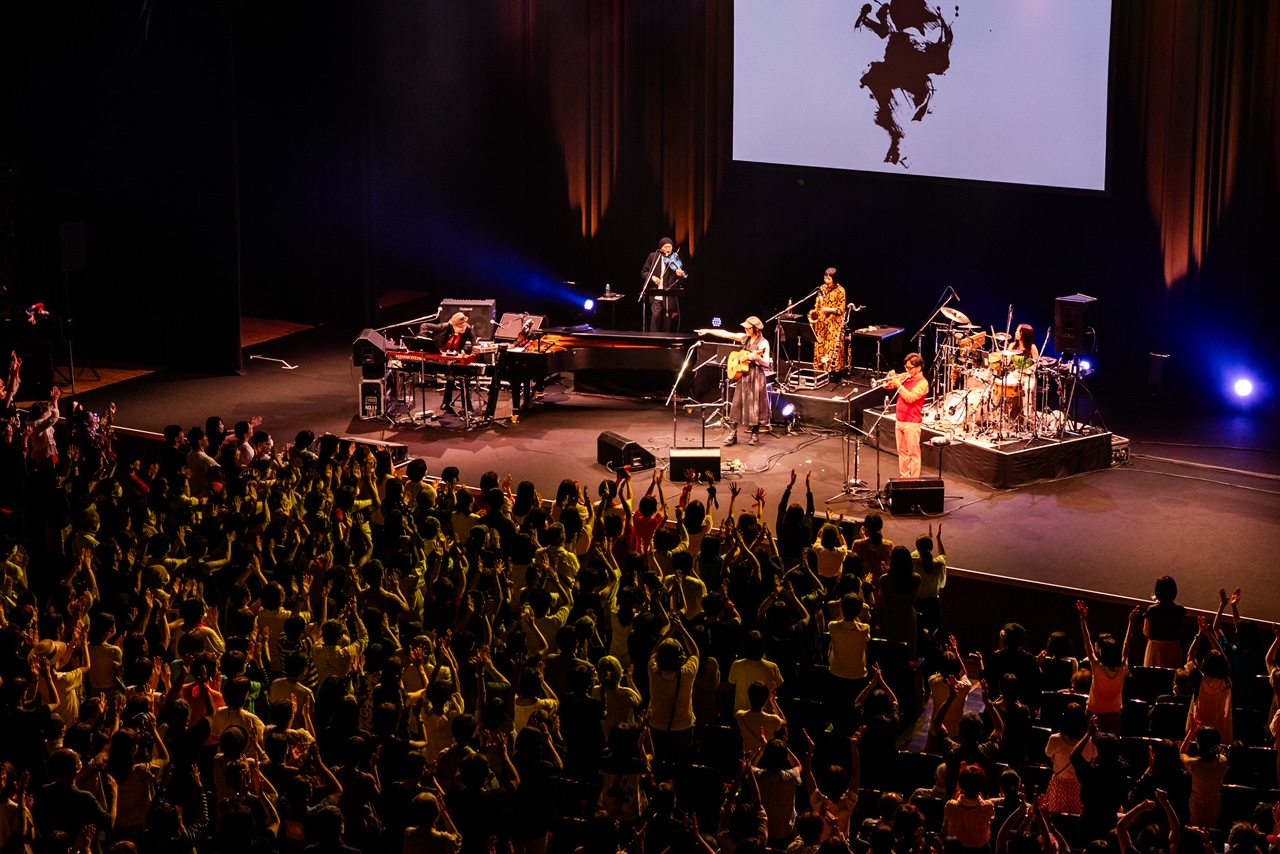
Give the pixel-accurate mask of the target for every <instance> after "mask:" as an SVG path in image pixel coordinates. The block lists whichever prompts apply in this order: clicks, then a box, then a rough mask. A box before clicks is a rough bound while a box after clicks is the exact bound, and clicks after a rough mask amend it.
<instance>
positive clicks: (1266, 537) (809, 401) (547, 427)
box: [75, 327, 1280, 643]
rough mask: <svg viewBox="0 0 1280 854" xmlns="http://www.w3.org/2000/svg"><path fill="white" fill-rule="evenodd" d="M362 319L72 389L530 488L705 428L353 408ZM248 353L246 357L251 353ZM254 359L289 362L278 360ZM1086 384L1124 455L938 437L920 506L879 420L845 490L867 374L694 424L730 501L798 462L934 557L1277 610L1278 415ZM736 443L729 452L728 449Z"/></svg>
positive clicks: (655, 408)
mask: <svg viewBox="0 0 1280 854" xmlns="http://www.w3.org/2000/svg"><path fill="white" fill-rule="evenodd" d="M358 332H359V330H351V329H335V328H331V327H320V328H317V329H313V330H308V331H306V332H302V333H298V334H296V335H291V336H289V337H288V338H284V339H279V340H276V341H272V342H269V343H266V344H263V345H260V346H258V347H254V348H252V349H250V350H248V351H246V361H245V373H244V375H243V376H194V375H191V374H184V373H181V372H177V371H161V372H157V373H154V374H150V375H148V376H145V377H139V378H137V379H134V380H130V381H128V382H123V383H119V384H116V385H113V386H109V387H106V388H101V389H95V390H93V391H91V392H87V393H83V394H80V395H76V396H75V399H76V400H78V401H80V402H81V403H82V404H83V405H85V406H86V407H88V408H89V409H90V410H92V411H102V409H103V408H104V407H105V406H106V405H107V403H108V402H109V401H115V402H116V403H117V404H118V406H119V413H120V414H119V416H118V417H117V419H116V423H117V424H118V425H120V426H122V427H131V428H137V429H140V430H146V431H150V432H153V433H158V432H159V431H161V430H163V429H164V426H165V425H166V424H169V423H180V424H182V425H183V426H186V427H190V426H193V425H196V424H203V423H204V419H205V417H206V416H209V415H212V414H215V413H216V414H219V415H221V416H222V417H223V418H224V419H226V420H235V419H239V418H249V417H251V416H254V415H261V416H263V418H264V419H265V422H264V428H265V429H267V430H269V431H270V432H271V433H272V435H273V436H274V437H275V440H276V444H277V446H282V445H284V444H285V443H287V442H289V441H290V440H292V438H293V436H294V434H295V433H296V432H297V431H298V430H301V429H303V428H307V429H310V430H314V431H316V432H317V433H322V432H326V431H328V432H332V433H334V434H337V435H341V436H353V437H357V438H362V439H374V440H382V441H386V442H393V443H399V444H403V445H405V446H406V448H407V451H408V454H409V455H410V456H412V457H418V458H422V459H425V460H426V461H427V463H428V466H429V469H430V472H431V473H432V474H433V475H436V474H439V473H440V472H441V470H443V469H444V467H445V466H450V465H455V466H458V467H459V469H461V471H462V476H463V478H464V480H466V481H468V482H471V483H474V482H476V481H477V480H478V479H479V477H480V475H481V474H482V473H484V472H485V471H488V470H493V471H497V472H500V473H502V474H504V475H505V474H506V473H508V472H509V473H511V474H512V476H513V478H514V479H515V481H516V482H519V481H520V480H522V479H528V480H530V481H532V482H533V483H534V484H536V485H537V487H538V488H539V489H540V490H541V492H542V494H543V495H544V496H550V495H552V494H554V492H555V488H556V485H557V484H558V483H559V482H560V480H561V479H562V478H566V477H568V478H574V479H577V480H579V481H580V482H582V483H584V484H586V485H587V486H588V488H589V489H590V490H591V491H592V492H593V493H594V491H595V488H596V486H597V485H598V484H599V483H600V481H601V480H603V479H605V478H610V477H612V475H611V474H610V472H609V471H608V470H607V469H606V468H605V467H604V466H602V465H600V464H599V462H598V461H597V445H598V440H599V437H600V434H601V433H605V432H614V433H617V434H619V435H621V436H623V437H624V438H626V439H628V440H631V441H634V442H636V443H637V444H638V445H640V446H642V447H643V448H645V449H646V450H647V451H649V452H650V453H652V454H653V455H654V457H655V458H656V459H657V460H658V464H659V465H660V466H664V467H665V466H666V465H668V464H669V463H670V460H671V457H672V449H673V448H676V449H688V448H697V447H699V446H700V445H702V422H701V419H700V418H699V417H698V415H697V414H696V413H690V412H686V411H685V407H683V406H680V407H676V408H675V411H673V407H670V406H663V403H662V399H660V398H659V399H652V400H644V399H637V398H634V397H627V398H624V397H618V396H605V395H592V394H582V393H581V392H580V391H572V392H571V391H567V390H566V389H565V388H564V387H563V386H561V385H554V384H553V385H550V386H548V388H547V390H546V393H545V394H544V395H543V396H542V397H541V398H539V400H538V402H537V403H536V404H535V405H534V407H533V408H532V409H531V410H530V411H529V412H526V413H524V414H523V415H522V416H521V418H520V421H519V423H510V424H508V425H507V426H506V427H505V428H504V427H503V426H499V425H498V424H496V423H495V424H493V425H491V426H488V427H484V428H479V429H474V430H470V431H468V430H465V429H464V428H463V427H462V426H461V425H460V424H459V422H458V421H457V420H456V419H454V420H444V421H441V422H439V423H438V424H437V425H436V426H435V427H430V428H423V427H418V428H415V427H414V426H412V425H408V426H402V425H397V424H389V423H387V422H386V421H385V420H371V421H364V420H361V419H359V418H358V417H357V403H358V393H359V384H360V381H361V377H360V371H359V369H357V368H353V366H352V364H351V360H352V350H351V342H352V340H353V339H354V338H355V337H356V335H357V334H358ZM249 355H257V356H259V357H260V358H258V359H248V358H247V356H249ZM267 359H281V360H285V361H287V362H288V363H289V364H290V365H295V366H297V367H296V368H295V369H293V370H285V369H283V368H282V367H281V365H280V364H279V362H271V361H266V360H267ZM1099 385H1100V386H1101V387H1100V388H1099V389H1097V390H1096V392H1097V394H1098V396H1099V406H1100V407H1101V408H1102V409H1103V411H1105V413H1106V422H1107V426H1108V427H1109V428H1111V431H1112V433H1119V434H1122V435H1124V436H1128V437H1131V438H1132V456H1131V457H1130V459H1129V460H1128V462H1127V463H1126V464H1124V465H1116V466H1107V465H1102V460H1103V448H1104V447H1106V446H1104V444H1103V443H1104V441H1106V442H1109V441H1110V437H1111V435H1112V433H1103V434H1100V435H1098V436H1091V437H1088V440H1087V441H1084V442H1073V443H1068V444H1070V445H1075V446H1081V445H1082V446H1083V447H1084V448H1086V449H1089V454H1090V456H1089V460H1090V463H1091V464H1092V465H1102V467H1100V468H1097V469H1096V470H1086V471H1085V473H1083V474H1080V475H1076V476H1074V477H1058V478H1057V479H1046V480H1041V481H1039V482H1035V483H1028V482H1027V478H1029V474H1028V471H1027V465H1028V464H1027V463H1025V462H1024V460H1026V459H1037V460H1038V459H1039V458H1040V455H1041V454H1042V453H1043V454H1046V455H1050V454H1053V453H1065V452H1066V451H1065V449H1053V450H1052V451H1048V452H1046V451H1042V449H1040V448H1031V449H1026V450H1027V451H1030V452H1032V453H1033V454H1034V456H1032V455H1031V454H1024V452H1023V451H1018V450H1005V451H1002V452H1000V453H999V454H998V455H996V459H999V460H1002V461H1003V462H1002V465H1004V466H1005V467H1006V470H1005V474H1004V476H1005V477H1006V478H1014V479H1017V480H1019V481H1020V482H1023V483H1026V484H1027V485H1023V486H1017V487H1014V488H1011V489H996V488H993V487H992V486H990V485H989V483H988V482H986V481H984V480H981V479H979V478H978V476H975V475H974V474H972V473H971V472H970V471H969V470H967V469H963V470H962V469H961V467H960V461H959V460H958V459H957V458H958V457H962V456H963V455H964V454H966V453H974V454H977V453H979V452H983V453H988V451H987V449H983V448H979V447H956V446H948V447H947V448H946V449H945V450H944V452H943V458H944V459H943V477H944V479H945V481H946V496H945V502H944V506H943V513H942V515H940V516H937V517H934V518H930V519H926V518H923V517H921V516H918V515H906V516H902V515H892V514H890V513H889V507H888V504H887V502H886V503H885V505H884V507H883V510H882V507H881V505H880V504H879V503H878V502H877V501H876V500H875V499H874V498H873V497H870V496H869V493H870V492H871V491H873V490H874V489H875V488H877V487H880V486H887V483H888V480H889V479H890V478H893V477H895V476H896V474H897V470H898V468H897V465H898V464H897V457H896V455H895V454H894V453H893V444H892V440H891V436H892V427H891V426H885V427H884V430H883V432H882V437H883V438H882V440H881V442H882V450H877V449H876V448H875V447H874V446H866V445H864V446H863V447H862V448H861V449H860V450H861V455H860V456H861V459H860V470H859V471H858V474H857V477H858V478H860V479H861V480H863V481H865V482H866V484H867V487H868V489H867V491H866V492H860V493H859V494H858V495H856V496H851V495H847V494H845V492H844V487H845V486H846V484H847V481H848V480H850V479H852V478H854V476H855V475H854V471H853V466H852V461H850V462H849V467H848V469H846V467H845V465H846V460H845V458H844V454H843V445H844V442H843V441H842V437H843V436H844V435H845V433H844V429H843V428H842V427H841V425H839V424H833V423H832V422H831V421H830V420H829V418H830V413H831V412H834V411H835V410H836V409H841V410H843V409H844V408H846V407H847V405H848V401H844V400H839V399H837V398H845V397H848V396H849V393H850V392H849V389H850V388H857V389H859V393H864V392H865V387H864V383H861V382H854V383H853V384H852V386H849V387H847V388H845V387H836V388H831V387H827V388H823V389H818V390H815V391H803V392H787V393H784V394H783V396H782V399H783V400H784V402H785V401H788V400H790V401H796V400H799V404H798V409H801V411H805V412H807V413H808V414H807V415H804V416H802V417H801V418H800V420H799V422H798V423H793V424H792V428H793V429H792V432H790V433H788V431H787V430H786V429H785V428H780V427H777V426H775V428H774V435H772V436H767V437H764V438H762V440H761V442H760V444H759V445H758V446H756V447H751V446H748V445H746V444H745V442H743V443H740V444H738V445H735V446H733V447H724V446H723V445H721V444H720V440H721V439H722V438H723V436H722V434H721V433H720V431H719V430H717V429H713V428H707V430H706V444H707V446H708V450H711V451H713V452H714V451H718V452H720V456H721V459H722V461H723V462H724V463H725V470H726V474H725V478H726V480H727V481H728V482H737V483H738V484H739V485H740V486H741V487H742V495H741V496H739V500H738V502H737V504H736V506H735V510H734V512H735V514H736V513H739V512H743V511H744V510H747V511H749V510H751V508H752V499H751V498H750V496H751V495H752V494H753V493H754V491H755V490H756V489H757V488H761V489H763V490H764V491H765V493H766V498H765V501H766V507H765V515H766V518H767V519H769V520H770V521H772V518H773V515H774V513H775V512H776V506H777V505H776V502H778V501H779V500H780V499H781V496H782V492H783V489H784V488H785V487H786V485H787V481H788V479H789V476H790V472H791V471H792V469H794V470H795V471H796V472H797V475H798V482H797V484H796V488H795V490H793V492H792V495H791V499H790V500H791V501H803V500H804V481H805V476H806V475H807V474H809V473H812V489H813V494H814V498H815V502H816V505H817V515H818V519H821V518H822V516H823V512H824V510H825V509H827V508H830V510H831V511H832V513H833V514H838V515H844V516H848V517H858V518H860V517H862V516H864V515H865V514H866V513H867V512H869V511H871V510H877V511H882V512H884V513H885V516H886V522H885V534H886V536H888V537H889V538H890V539H892V540H893V541H894V542H897V543H905V544H910V543H911V542H912V541H913V540H914V538H915V537H916V535H918V534H920V533H923V532H925V531H926V530H927V529H928V527H929V525H930V524H933V525H934V528H935V530H936V529H937V525H938V523H939V522H942V523H944V524H945V529H946V534H945V541H946V546H947V558H948V560H949V562H950V563H951V564H952V565H953V566H957V567H963V568H965V569H970V570H980V571H982V572H984V573H989V574H991V575H996V576H1005V577H1008V578H1013V579H1026V580H1029V581H1035V582H1038V583H1042V584H1053V585H1057V586H1060V587H1064V588H1085V589H1092V590H1097V591H1101V592H1104V593H1108V594H1113V595H1121V596H1126V597H1131V598H1134V599H1139V600H1141V599H1145V598H1146V597H1147V596H1148V595H1149V594H1150V592H1151V584H1152V580H1153V579H1154V578H1155V576H1156V575H1159V574H1161V573H1166V572H1167V573H1168V574H1170V575H1173V576H1174V577H1176V578H1177V579H1178V585H1179V588H1180V591H1181V593H1180V597H1179V598H1180V600H1181V601H1182V602H1184V603H1185V604H1186V605H1188V606H1192V607H1210V608H1212V607H1214V606H1215V605H1216V604H1217V591H1218V588H1219V587H1220V586H1222V585H1224V584H1225V585H1227V586H1228V588H1229V589H1230V588H1232V587H1235V586H1240V587H1243V588H1244V592H1245V599H1244V603H1243V605H1242V607H1243V610H1244V613H1245V614H1246V616H1256V617H1262V618H1266V619H1280V599H1277V597H1275V596H1273V595H1270V594H1269V592H1268V591H1269V590H1270V585H1271V583H1272V579H1271V575H1272V574H1273V571H1272V567H1273V566H1274V562H1275V561H1274V554H1273V552H1274V549H1273V547H1272V544H1273V543H1274V542H1276V540H1277V539H1280V487H1278V486H1277V483H1280V454H1276V453H1275V452H1274V451H1273V450H1272V449H1271V448H1270V447H1269V445H1267V444H1266V443H1265V442H1264V437H1267V436H1271V435H1276V429H1277V423H1280V417H1278V416H1277V414H1276V413H1259V414H1257V415H1256V416H1248V417H1246V416H1244V415H1241V414H1239V413H1228V412H1224V411H1214V410H1210V409H1207V408H1203V407H1200V408H1197V407H1194V406H1190V405H1188V404H1187V403H1186V402H1185V401H1182V400H1177V399H1163V400H1162V399H1156V398H1151V397H1148V396H1138V397H1134V396H1133V395H1132V393H1131V392H1130V390H1129V388H1128V387H1127V386H1122V387H1119V388H1121V389H1122V390H1119V391H1117V392H1116V393H1115V394H1112V395H1108V394H1107V389H1106V387H1105V384H1102V383H1099ZM857 397H858V394H857V393H855V394H854V398H855V399H856V398H857ZM438 400H439V398H438V397H433V398H430V400H429V403H430V404H431V405H432V406H435V405H436V404H437V403H438ZM802 407H810V409H807V410H806V409H802ZM870 411H874V409H873V410H869V412H870ZM887 418H888V419H890V420H887V421H886V422H885V424H886V425H892V420H891V418H892V415H890V416H887ZM864 423H865V418H864ZM886 439H888V441H887V442H886V441H885V440H886ZM1264 445H1266V446H1265V447H1264ZM989 453H992V454H993V455H995V452H994V451H990V452H989ZM925 454H926V456H925V460H926V464H925V465H926V468H925V471H924V472H923V473H924V474H926V475H935V474H936V473H937V471H938V466H937V456H936V452H935V451H933V450H932V449H929V448H928V446H926V450H925ZM1049 460H1050V463H1048V464H1046V469H1047V468H1048V467H1049V466H1052V468H1053V473H1054V474H1055V475H1056V474H1057V473H1058V471H1059V470H1058V466H1059V465H1071V466H1080V465H1081V464H1080V463H1078V462H1077V463H1066V464H1062V463H1059V462H1057V461H1056V459H1055V458H1054V457H1053V456H1049ZM734 461H737V462H739V463H740V465H739V466H736V467H735V466H732V465H731V464H732V463H733V462H734ZM679 476H680V475H679V473H677V475H676V477H677V479H679ZM649 477H650V475H649V473H647V472H645V473H641V474H639V475H637V487H638V492H640V493H643V492H644V490H645V489H646V488H647V485H648V484H647V481H648V479H649ZM988 480H990V478H988ZM666 494H667V498H668V500H669V501H673V502H674V500H675V499H676V497H677V496H678V494H679V488H678V487H677V486H674V485H669V486H668V487H667V492H666ZM729 497H730V496H729V488H728V486H727V484H722V485H721V486H720V489H719V501H720V508H719V510H718V511H717V516H716V517H717V519H722V518H723V517H724V514H725V513H726V512H727V510H728V503H729ZM1206 538H1207V539H1206ZM1206 542H1212V543H1214V544H1215V551H1214V555H1215V557H1214V559H1213V562H1212V563H1207V562H1206V561H1207V560H1208V558H1207V557H1206V554H1207V552H1206V551H1205V543H1206ZM1002 616H1003V614H1001V615H999V616H997V619H1000V618H1001V617H1002ZM1011 616H1012V615H1011ZM1049 628H1062V629H1065V630H1070V629H1071V628H1072V627H1071V626H1070V625H1062V626H1059V625H1053V626H1051V627H1049ZM1119 629H1120V630H1121V631H1122V630H1123V626H1119ZM990 642H991V643H994V642H995V638H994V637H992V638H991V639H990Z"/></svg>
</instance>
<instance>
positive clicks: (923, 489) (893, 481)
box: [888, 477, 945, 516]
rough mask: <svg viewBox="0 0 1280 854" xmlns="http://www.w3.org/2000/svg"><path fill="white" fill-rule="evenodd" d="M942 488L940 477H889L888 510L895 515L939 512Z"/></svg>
mask: <svg viewBox="0 0 1280 854" xmlns="http://www.w3.org/2000/svg"><path fill="white" fill-rule="evenodd" d="M944 489H945V487H944V486H943V483H942V478H940V477H892V478H889V486H888V494H889V512H890V513H892V514H893V515H895V516H897V515H900V514H903V513H941V512H942V494H943V491H944Z"/></svg>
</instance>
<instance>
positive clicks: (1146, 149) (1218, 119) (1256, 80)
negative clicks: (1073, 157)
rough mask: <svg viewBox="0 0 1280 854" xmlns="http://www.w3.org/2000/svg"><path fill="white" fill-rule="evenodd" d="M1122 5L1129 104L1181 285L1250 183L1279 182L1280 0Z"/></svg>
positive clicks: (1157, 217) (1168, 265)
mask: <svg viewBox="0 0 1280 854" xmlns="http://www.w3.org/2000/svg"><path fill="white" fill-rule="evenodd" d="M1117 17H1118V21H1117V23H1118V26H1117V29H1116V43H1117V44H1116V48H1117V55H1118V56H1120V57H1122V59H1121V61H1123V62H1126V63H1127V64H1128V67H1127V69H1125V72H1124V78H1125V80H1126V83H1127V86H1128V87H1129V91H1128V92H1127V93H1126V98H1127V99H1128V103H1127V104H1126V107H1127V108H1128V109H1131V110H1132V111H1133V112H1132V113H1131V114H1130V115H1132V116H1134V117H1135V118H1136V120H1137V121H1138V123H1139V128H1138V134H1137V137H1136V143H1137V145H1138V146H1139V147H1140V149H1141V150H1140V151H1139V152H1137V154H1138V160H1139V161H1140V162H1143V163H1145V168H1146V175H1145V178H1146V197H1147V202H1148V205H1149V208H1150V213H1151V216H1152V219H1153V221H1154V222H1155V224H1156V226H1157V229H1158V233H1159V239H1160V251H1161V255H1162V257H1163V261H1164V283H1165V286H1166V288H1170V289H1173V288H1175V287H1176V286H1177V285H1179V284H1180V283H1182V282H1184V281H1186V280H1187V279H1189V278H1190V279H1193V280H1195V279H1197V278H1198V277H1199V274H1200V273H1201V271H1202V269H1203V267H1204V264H1205V261H1206V259H1207V257H1208V256H1209V254H1210V252H1211V250H1212V249H1213V247H1214V244H1215V241H1218V240H1220V239H1221V238H1222V231H1223V229H1224V227H1225V220H1226V218H1227V214H1228V212H1229V210H1230V209H1231V207H1232V205H1234V204H1236V203H1237V202H1239V201H1241V200H1240V199H1239V197H1240V195H1241V194H1242V193H1256V192H1260V193H1261V194H1262V197H1263V198H1267V197H1270V198H1274V196H1275V193H1276V191H1277V188H1278V187H1277V176H1278V175H1280V146H1278V145H1277V142H1278V141H1280V133H1277V131H1278V130H1280V97H1278V94H1280V4H1276V3H1266V2H1263V3H1253V2H1225V3H1224V2H1215V0H1125V2H1122V3H1119V4H1118V5H1117ZM1122 139H1124V140H1125V141H1127V140H1128V139H1129V138H1128V137H1122ZM1250 182H1254V183H1250ZM1258 183H1261V184H1263V185H1265V188H1260V187H1258V186H1257V184H1258ZM1246 206H1247V204H1246Z"/></svg>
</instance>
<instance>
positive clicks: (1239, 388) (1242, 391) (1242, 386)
mask: <svg viewBox="0 0 1280 854" xmlns="http://www.w3.org/2000/svg"><path fill="white" fill-rule="evenodd" d="M1231 388H1232V390H1233V391H1234V392H1235V393H1236V396H1237V397H1248V396H1249V395H1251V394H1253V382H1252V381H1251V380H1249V379H1246V378H1244V377H1241V378H1240V379H1238V380H1236V382H1235V385H1233V386H1232V387H1231Z"/></svg>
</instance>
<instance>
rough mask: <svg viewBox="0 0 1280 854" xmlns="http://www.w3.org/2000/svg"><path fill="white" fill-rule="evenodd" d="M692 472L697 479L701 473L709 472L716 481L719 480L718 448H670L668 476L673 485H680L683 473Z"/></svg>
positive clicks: (683, 477) (683, 476)
mask: <svg viewBox="0 0 1280 854" xmlns="http://www.w3.org/2000/svg"><path fill="white" fill-rule="evenodd" d="M688 471H692V472H693V473H694V474H695V475H697V476H698V477H702V473H703V472H708V471H709V472H711V476H712V477H713V478H715V479H716V480H719V479H720V449H719V448H672V449H671V470H670V472H669V475H670V477H671V481H672V482H673V483H681V482H683V481H684V479H685V472H688Z"/></svg>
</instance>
